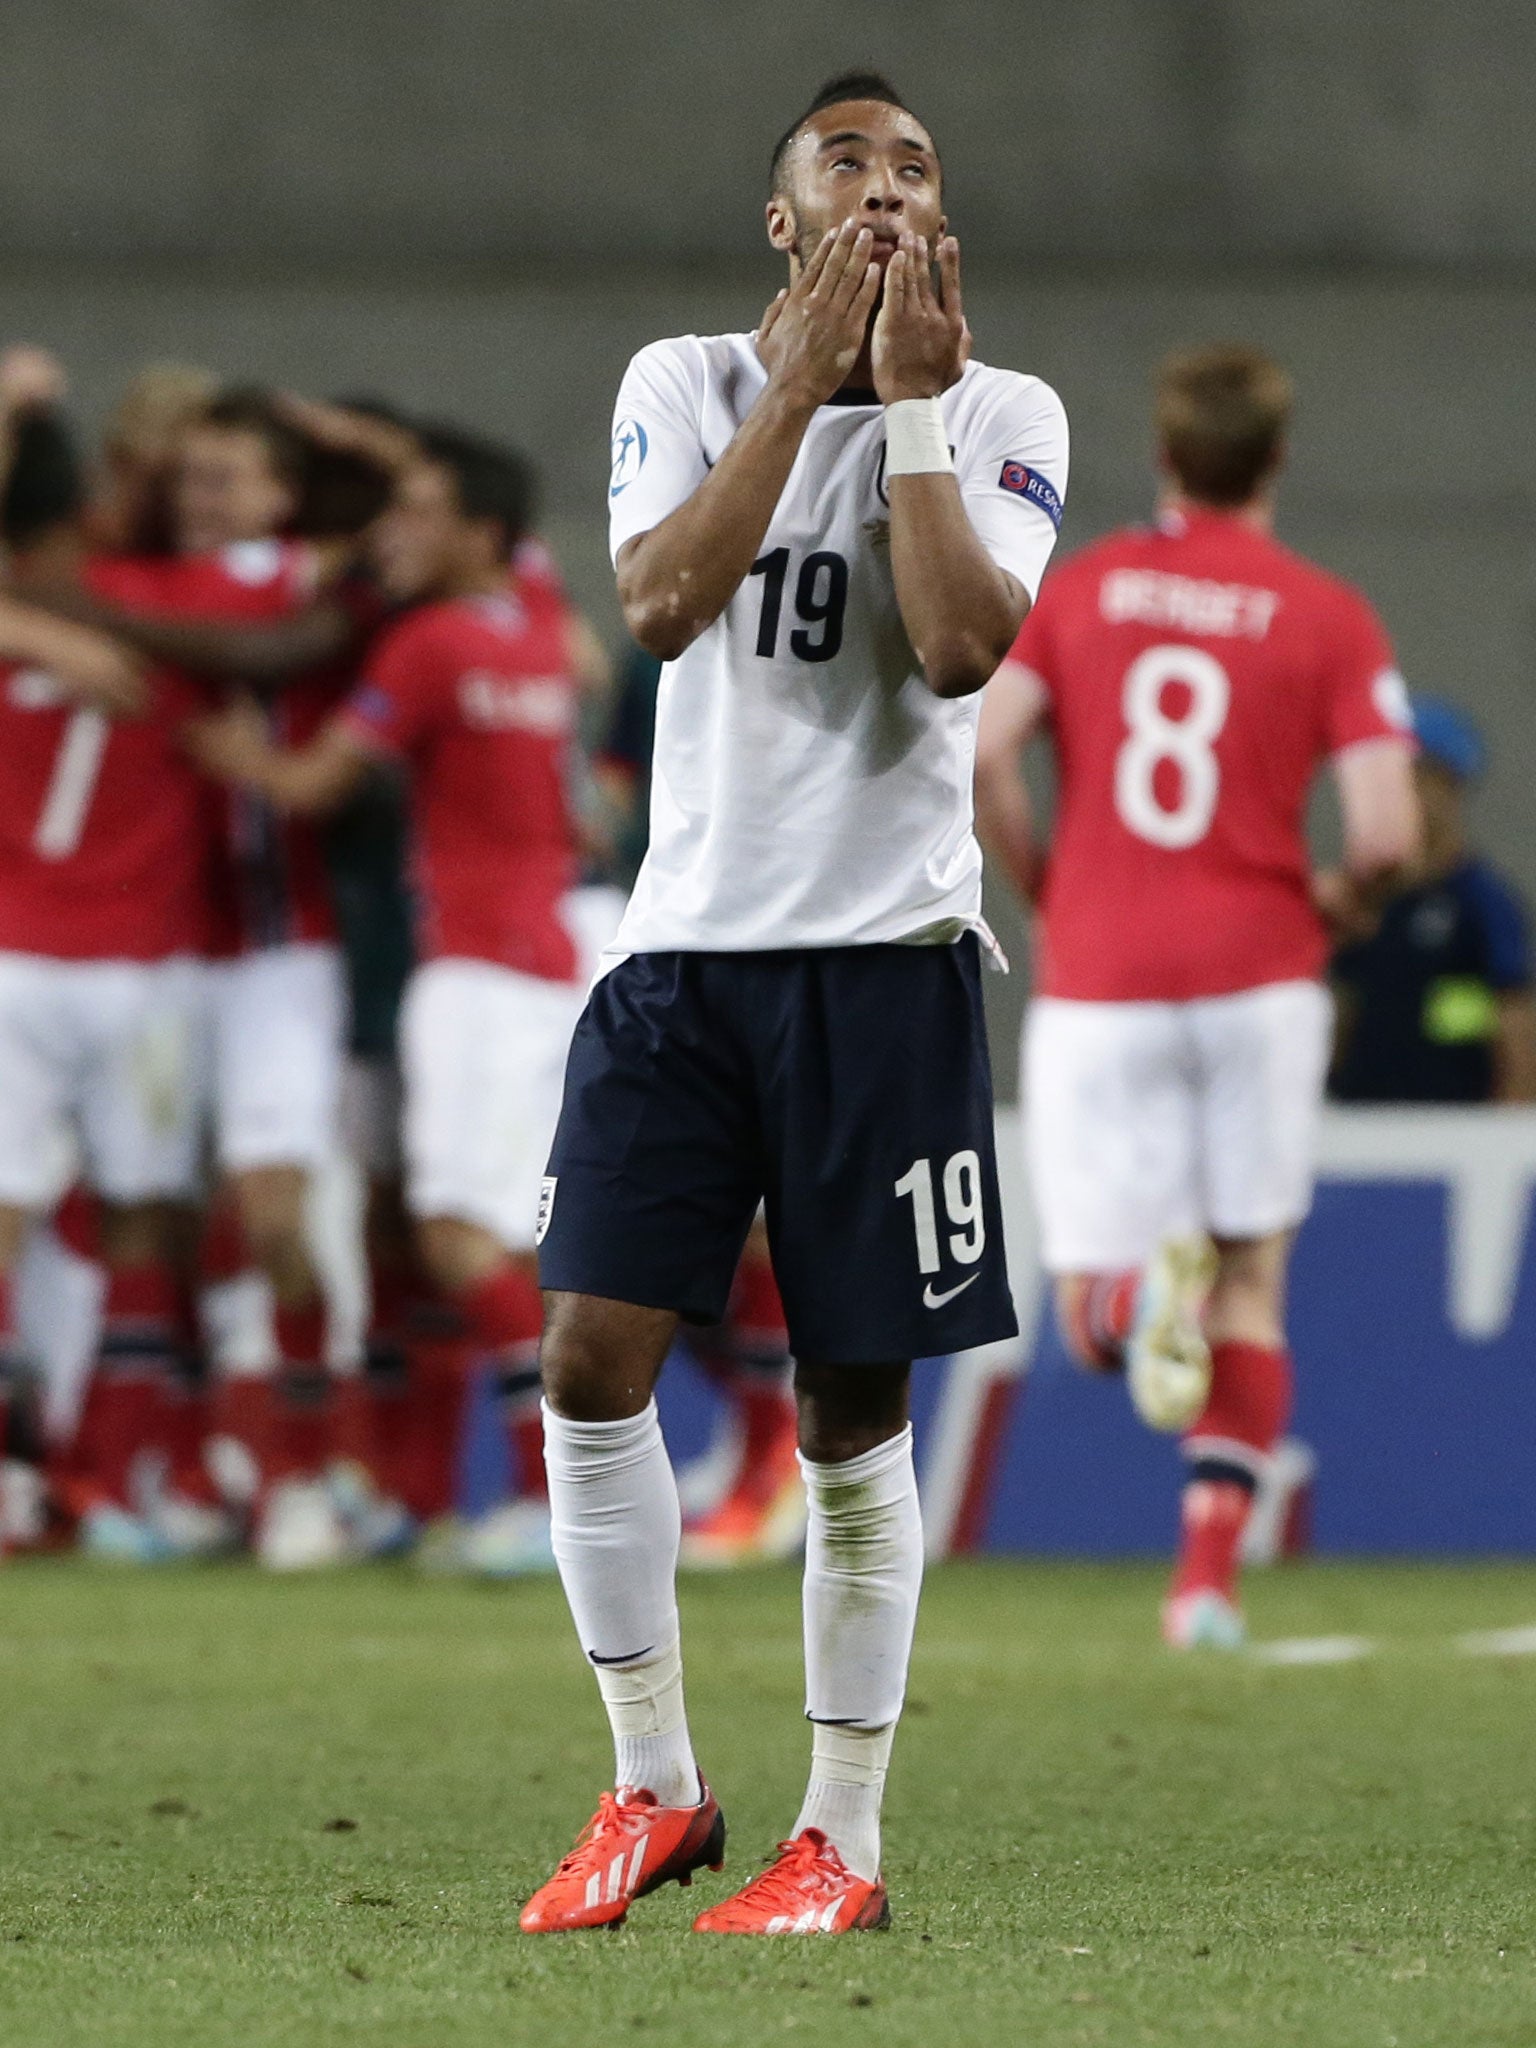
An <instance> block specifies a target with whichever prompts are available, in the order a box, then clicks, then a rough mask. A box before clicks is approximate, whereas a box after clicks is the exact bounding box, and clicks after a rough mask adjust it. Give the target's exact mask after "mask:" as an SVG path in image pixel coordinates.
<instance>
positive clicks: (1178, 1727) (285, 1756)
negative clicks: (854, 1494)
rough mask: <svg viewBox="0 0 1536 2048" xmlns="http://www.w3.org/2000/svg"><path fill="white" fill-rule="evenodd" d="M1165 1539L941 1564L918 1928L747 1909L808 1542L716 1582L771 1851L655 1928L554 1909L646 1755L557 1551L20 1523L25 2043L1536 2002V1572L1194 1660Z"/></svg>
mask: <svg viewBox="0 0 1536 2048" xmlns="http://www.w3.org/2000/svg"><path fill="white" fill-rule="evenodd" d="M1159 1587H1160V1579H1159V1576H1158V1575H1157V1574H1155V1573H1153V1572H1151V1571H1148V1570H1145V1569H1141V1568H1131V1567H1127V1568H1088V1567H1050V1566H1041V1565H1011V1564H1005V1563H996V1564H973V1565H964V1566H950V1567H948V1568H945V1569H942V1570H937V1571H935V1572H933V1573H932V1574H931V1575H930V1579H929V1585H928V1591H927V1597H926V1601H925V1606H924V1613H923V1617H922V1621H921V1624H920V1629H919V1647H918V1654H917V1659H916V1664H915V1668H914V1672H913V1699H912V1711H911V1714H910V1716H909V1718H908V1721H907V1723H906V1725H905V1727H904V1728H903V1731H902V1735H901V1739H900V1741H899V1743H898V1746H897V1753H896V1764H895V1767H894V1770H893V1774H892V1784H891V1790H890V1799H889V1808H888V1828H887V1837H886V1857H887V1874H888V1877H889V1880H890V1885H891V1893H892V1905H893V1908H894V1912H895V1924H894V1926H893V1927H892V1928H891V1930H890V1931H889V1932H888V1933H885V1934H874V1935H864V1936H857V1937H850V1938H847V1939H844V1940H839V1941H829V1940H820V1941H817V1940H809V1939H800V1940H790V1939H786V1940H782V1941H776V1942H730V1941H718V1940H717V1941H707V1940H704V1939H702V1938H696V1937H693V1936H691V1935H690V1934H689V1933H688V1923H689V1918H690V1913H691V1911H692V1910H696V1909H697V1907H698V1906H699V1905H700V1904H701V1903H702V1902H703V1901H705V1900H707V1899H709V1898H712V1897H715V1896H718V1895H719V1894H720V1891H721V1889H722V1887H723V1886H724V1885H725V1884H726V1882H727V1881H728V1880H729V1879H730V1878H732V1877H734V1878H736V1879H737V1880H739V1879H740V1878H741V1877H742V1876H744V1875H745V1874H746V1873H747V1872H748V1871H750V1870H751V1869H752V1868H754V1867H755V1865H756V1863H757V1860H758V1858H759V1857H760V1856H762V1855H763V1853H764V1852H765V1851H766V1850H767V1849H768V1848H769V1847H770V1846H771V1844H772V1842H773V1841H774V1839H775V1836H776V1835H777V1834H778V1833H780V1832H782V1831H783V1830H784V1829H786V1828H787V1826H788V1825H789V1823H790V1821H791V1819H792V1818H793V1815H794V1813H795V1810H796V1806H797V1803H798V1797H799V1792H800V1787H801V1781H802V1776H803V1772H804V1767H805V1761H806V1756H807V1752H808V1737H807V1731H806V1729H805V1726H804V1724H803V1722H801V1720H800V1718H799V1709H800V1698H799V1642H798V1613H797V1589H796V1578H795V1575H794V1574H793V1573H791V1572H788V1571H765V1572H761V1573H751V1574H746V1575H743V1576H739V1577H733V1578H730V1579H704V1580H699V1579H695V1580H691V1581H690V1582H688V1584H687V1586H686V1588H685V1593H684V1619H685V1628H686V1649H687V1653H688V1670H689V1679H690V1698H691V1705H692V1717H693V1721H694V1729H695V1735H696V1738H697V1741H698V1746H699V1750H700V1754H701V1756H702V1758H703V1760H704V1763H705V1767H706V1769H707V1770H708V1771H709V1773H710V1774H711V1777H712V1779H713V1781H714V1783H715V1786H716V1789H717V1790H718V1792H719V1794H720V1797H721V1800H722V1802H723V1804H724V1806H725V1808H726V1812H727V1816H728V1819H729V1821H730V1824H731V1830H732V1840H731V1849H730V1859H729V1862H728V1864H727V1869H726V1873H725V1876H724V1877H722V1878H707V1877H706V1878H702V1879H701V1881H700V1882H699V1883H698V1884H696V1885H695V1887H694V1889H693V1890H692V1891H691V1892H682V1891H679V1890H678V1889H676V1888H675V1887H674V1888H670V1889H668V1890H667V1891H665V1892H662V1893H660V1894H658V1895H657V1896H656V1897H654V1898H652V1899H649V1900H645V1901H642V1902H641V1904H640V1905H639V1906H638V1907H637V1908H636V1909H635V1911H634V1913H633V1915H632V1917H631V1921H630V1924H629V1926H628V1927H627V1928H626V1929H625V1930H624V1931H623V1932H621V1933H618V1934H599V1935H586V1936H569V1937H563V1938H548V1937H546V1938H543V1939H538V1940H530V1939H527V1938H525V1937H523V1936H521V1935H519V1934H518V1932H517V1931H516V1912H517V1908H518V1905H519V1904H520V1902H521V1900H522V1897H523V1895H524V1894H525V1892H526V1891H527V1890H528V1889H529V1887H530V1886H531V1885H532V1884H533V1883H535V1882H536V1881H537V1880H538V1879H539V1878H541V1877H542V1876H543V1875H544V1874H545V1873H546V1871H547V1868H548V1867H549V1865H550V1863H551V1861H552V1860H553V1859H554V1857H555V1856H557V1855H558V1854H559V1853H560V1852H561V1851H563V1850H564V1849H565V1848H566V1847H567V1846H568V1843H569V1840H570V1837H571V1835H572V1834H573V1832H574V1830H575V1828H576V1827H577V1825H578V1824H579V1823H580V1822H581V1821H583V1820H584V1819H585V1818H586V1815H587V1813H588V1811H589V1809H590V1807H591V1805H592V1803H593V1799H594V1795H595V1793H596V1792H597V1790H598V1789H599V1787H600V1786H601V1785H602V1784H603V1783H605V1782H606V1778H605V1773H606V1771H607V1769H608V1767H609V1766H608V1753H607V1748H606V1742H605V1739H604V1732H603V1729H602V1726H601V1720H600V1714H599V1709H598V1705H597V1701H596V1697H595V1694H594V1691H593V1688H592V1686H591V1683H590V1680H589V1679H588V1677H587V1674H586V1673H585V1671H584V1670H583V1669H582V1666H581V1662H580V1659H579V1657H578V1655H577V1653H576V1650H575V1646H574V1641H573V1638H572V1636H571V1633H570V1629H569V1624H568V1622H567V1619H566V1616H565V1612H564V1609H563V1607H562V1605H561V1602H560V1597H559V1594H558V1591H557V1589H556V1588H555V1587H554V1586H553V1585H552V1584H549V1583H547V1582H540V1583H537V1584H525V1585H521V1586H515V1587H509V1588H504V1589H498V1588H488V1587H487V1588H482V1587H464V1586H455V1585H441V1584H433V1583H429V1582H422V1581H417V1580H414V1579H412V1578H411V1577H410V1576H408V1575H404V1574H401V1575H398V1576H397V1575H394V1574H391V1573H379V1574H374V1575H362V1574H353V1575H338V1576H334V1577H323V1578H316V1579H309V1580H303V1581H293V1582H284V1581H273V1580H271V1579H262V1578H260V1577H258V1576H257V1575H256V1574H254V1573H253V1572H250V1571H246V1570H238V1569H235V1570H226V1571H209V1572H177V1573H171V1574H167V1575H164V1576H153V1575H132V1574H115V1573H113V1572H111V1571H110V1570H105V1569H102V1570H93V1569H88V1568H85V1567H82V1566H80V1565H77V1564H73V1563H59V1564H31V1565H18V1566H14V1567H11V1568H8V1569H7V1570H6V1572H5V1573H4V1576H3V1579H0V1688H3V1699H4V1722H3V1725H4V1734H5V1739H4V1771H5V1783H4V1794H3V1802H0V2043H3V2044H4V2048H183V2044H185V2048H226V2044H228V2048H235V2044H239V2048H330V2044H333V2043H334V2044H352V2043H356V2044H358V2048H365V2044H366V2048H481V2044H485V2048H491V2044H495V2048H514V2044H516V2048H520V2044H523V2043H550V2044H557V2043H559V2044H564V2043H578V2044H583V2048H585V2044H589V2043H590V2044H602V2048H614V2044H628V2043H634V2044H636V2048H643V2044H644V2043H646V2042H656V2043H666V2044H668V2048H694V2044H705V2043H708V2044H711V2048H714V2044H738V2043H745V2044H753V2043H766V2042H786V2041H787V2042H793V2041H795V2040H804V2041H807V2042H815V2043H817V2044H818V2048H843V2044H845V2043H846V2044H854V2043H857V2044H866V2043H867V2044H870V2048H905V2044H909V2043H910V2044H914V2048H947V2044H949V2043H967V2044H970V2043H975V2044H978V2048H992V2044H994V2043H995V2044H1010V2048H1011V2044H1013V2043H1027V2044H1031V2048H1057V2044H1062V2048H1066V2044H1078V2043H1085V2044H1094V2043H1104V2044H1110V2048H1135V2044H1156V2048H1187V2044H1195V2043H1200V2044H1205V2043H1216V2044H1230V2048H1246V2044H1250V2043H1251V2044H1255V2048H1257V2044H1263V2048H1275V2044H1292V2043H1294V2044H1298V2048H1300V2044H1306V2048H1494V2044H1501V2048H1503V2044H1536V1657H1519V1656H1514V1655H1499V1656H1481V1657H1474V1656H1468V1655H1465V1654H1461V1653H1460V1652H1458V1651H1457V1650H1456V1649H1455V1647H1454V1646H1453V1641H1452V1639H1453V1637H1455V1636H1456V1635H1458V1634H1459V1633H1462V1632H1464V1631H1468V1630H1474V1629H1497V1628H1508V1627H1513V1626H1517V1625H1520V1624H1531V1623H1536V1572H1533V1571H1532V1570H1531V1569H1530V1568H1521V1567H1516V1566H1507V1567H1477V1568H1468V1569H1465V1570H1455V1569H1438V1570H1427V1569H1419V1568H1413V1567H1401V1568H1342V1567H1333V1568H1322V1567H1312V1568H1306V1569H1289V1570H1284V1571H1279V1572H1271V1573H1268V1574H1265V1575H1262V1576H1259V1577H1256V1578H1255V1580H1254V1583H1253V1586H1252V1591H1251V1600H1250V1606H1251V1612H1252V1618H1253V1621H1254V1623H1255V1627H1256V1633H1257V1634H1258V1635H1259V1636H1261V1637H1268V1638H1273V1637H1289V1636H1301V1635H1306V1636H1317V1635H1332V1634H1338V1633H1346V1634H1355V1633H1358V1634H1363V1635H1368V1636H1370V1637H1372V1638H1373V1639H1374V1640H1375V1643H1376V1651H1375V1654H1374V1655H1373V1656H1371V1657H1369V1658H1366V1659H1363V1660H1361V1661H1358V1662H1352V1663H1342V1664H1334V1665H1308V1666H1295V1667H1291V1666H1281V1665H1271V1664H1265V1663H1262V1662H1259V1661H1257V1660H1255V1659H1251V1658H1238V1659H1233V1658H1226V1659H1223V1658H1220V1657H1214V1656H1205V1657H1200V1658H1185V1659H1179V1658H1175V1657H1173V1656H1171V1655H1169V1654H1168V1653H1166V1652H1164V1651H1163V1650H1162V1649H1161V1648H1160V1647H1159V1646H1158V1644H1157V1641H1156V1637H1155V1628H1154V1622H1155V1609H1156V1601H1157V1597H1158V1592H1159Z"/></svg>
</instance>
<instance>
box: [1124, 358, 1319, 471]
mask: <svg viewBox="0 0 1536 2048" xmlns="http://www.w3.org/2000/svg"><path fill="white" fill-rule="evenodd" d="M1292 397H1293V392H1292V385H1291V380H1290V377H1289V376H1288V375H1287V374H1286V372H1285V371H1284V370H1283V369H1281V367H1280V365H1279V364H1278V363H1277V362H1276V361H1275V360H1274V358H1273V357H1272V356H1267V355H1265V354H1264V352H1263V350H1262V349H1257V348H1250V347H1248V346H1247V345H1246V344H1244V343H1241V342H1224V343H1219V344H1217V345H1216V346H1214V347H1210V348H1192V349H1179V350H1176V351H1175V352H1174V354H1172V355H1170V356H1166V357H1165V358H1164V359H1163V362H1162V363H1161V364H1160V366H1159V368H1158V372H1157V405H1156V419H1157V433H1158V439H1159V441H1160V442H1161V444H1162V449H1163V453H1164V455H1165V456H1166V457H1167V460H1168V466H1169V468H1170V469H1171V470H1172V471H1173V474H1174V476H1175V478H1176V479H1177V481H1178V483H1179V484H1180V486H1181V487H1182V489H1183V490H1184V491H1185V492H1187V493H1188V495H1189V496H1190V497H1191V498H1198V499H1200V500H1201V501H1202V502H1203V503H1205V504H1210V505H1243V504H1246V503H1247V502H1248V500H1249V499H1250V498H1252V497H1254V496H1255V495H1256V493H1257V492H1258V491H1259V489H1260V487H1261V486H1262V485H1263V484H1264V482H1265V480H1266V479H1267V478H1268V477H1269V476H1270V475H1271V474H1272V473H1273V471H1274V470H1275V468H1276V467H1277V465H1278V464H1279V461H1280V457H1281V453H1282V451H1283V448H1284V443H1285V435H1286V430H1287V428H1288V427H1289V425H1290V421H1291V404H1292Z"/></svg>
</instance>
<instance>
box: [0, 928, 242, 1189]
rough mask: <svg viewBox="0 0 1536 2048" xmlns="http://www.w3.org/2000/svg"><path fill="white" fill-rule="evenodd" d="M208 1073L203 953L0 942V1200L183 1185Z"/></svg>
mask: <svg viewBox="0 0 1536 2048" xmlns="http://www.w3.org/2000/svg"><path fill="white" fill-rule="evenodd" d="M206 1074H207V1012H206V1007H205V999H204V980H203V966H202V962H201V961H198V960H192V959H175V960H156V961H138V960H50V959H44V958H42V957H40V956H39V955H37V954H34V953H0V1202H6V1203H10V1204H14V1205H15V1206H16V1207H18V1208H27V1209H36V1208H43V1207H46V1206H48V1205H50V1204H51V1203H53V1202H54V1201H56V1200H57V1199H58V1197H59V1196H60V1195H61V1194H62V1193H63V1190H64V1185H65V1184H66V1183H67V1181H68V1179H69V1178H70V1174H71V1172H72V1170H73V1169H74V1167H75V1166H76V1165H78V1168H79V1171H80V1172H81V1174H82V1176H83V1178H84V1179H85V1181H86V1182H87V1184H88V1185H89V1186H90V1187H92V1188H94V1189H95V1190H96V1192H97V1193H98V1194H101V1195H104V1196H105V1197H106V1198H107V1200H108V1201H112V1202H144V1201H152V1200H157V1199H164V1198H167V1197H180V1196H187V1195H190V1194H191V1193H192V1192H193V1191H194V1189H195V1187H196V1185H197V1179H198V1163H199V1138H200V1133H201V1129H202V1104H203V1098H204V1095H205V1092H206V1078H205V1077H206Z"/></svg>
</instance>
